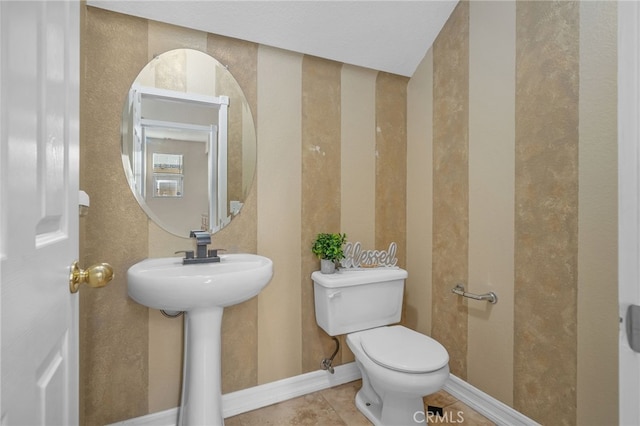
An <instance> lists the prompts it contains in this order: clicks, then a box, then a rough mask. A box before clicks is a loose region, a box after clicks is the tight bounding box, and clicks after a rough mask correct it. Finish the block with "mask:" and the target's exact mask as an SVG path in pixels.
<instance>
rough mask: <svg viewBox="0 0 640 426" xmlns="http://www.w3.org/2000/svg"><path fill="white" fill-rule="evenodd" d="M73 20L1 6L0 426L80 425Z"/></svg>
mask: <svg viewBox="0 0 640 426" xmlns="http://www.w3.org/2000/svg"><path fill="white" fill-rule="evenodd" d="M79 13H80V11H79V2H77V1H73V0H69V1H0V43H1V44H0V56H1V66H0V93H1V95H2V96H1V99H0V118H1V120H0V136H1V142H2V145H1V151H0V197H1V198H0V206H1V210H2V214H1V218H2V221H1V224H2V226H1V227H0V240H1V241H2V243H1V247H2V264H1V267H0V268H1V269H0V274H1V275H0V287H1V291H2V294H1V333H2V334H1V338H2V342H1V343H2V345H1V347H2V349H1V351H2V353H1V359H2V362H1V370H0V377H1V379H2V380H1V381H2V386H1V393H0V410H1V413H2V415H1V419H2V420H1V421H2V423H3V424H11V425H45V424H46V425H73V424H77V423H78V323H77V320H78V295H72V294H71V293H70V292H69V266H70V265H71V263H72V262H73V261H74V260H75V259H77V257H78V165H79V164H78V163H79V153H78V145H79V144H78V142H79V141H78V137H79V123H78V117H79V112H78V103H79V86H78V81H79V80H78V78H79V50H80V47H79Z"/></svg>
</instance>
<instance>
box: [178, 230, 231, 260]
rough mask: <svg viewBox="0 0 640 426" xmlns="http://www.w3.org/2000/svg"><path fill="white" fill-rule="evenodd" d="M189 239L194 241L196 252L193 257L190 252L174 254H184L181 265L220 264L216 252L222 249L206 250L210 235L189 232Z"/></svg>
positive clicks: (209, 242)
mask: <svg viewBox="0 0 640 426" xmlns="http://www.w3.org/2000/svg"><path fill="white" fill-rule="evenodd" d="M189 237H190V238H195V239H196V252H195V257H194V253H193V251H192V250H187V251H184V252H182V251H178V252H176V253H184V254H185V256H184V258H183V259H182V264H184V265H187V264H191V263H212V262H220V256H218V251H220V250H223V249H208V248H207V246H208V245H209V244H211V234H210V233H208V232H206V231H199V230H196V231H191V232H190V233H189Z"/></svg>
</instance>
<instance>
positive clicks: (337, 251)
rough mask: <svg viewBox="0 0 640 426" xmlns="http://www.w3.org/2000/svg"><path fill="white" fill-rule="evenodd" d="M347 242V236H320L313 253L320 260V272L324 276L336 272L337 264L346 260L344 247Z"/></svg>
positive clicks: (312, 248)
mask: <svg viewBox="0 0 640 426" xmlns="http://www.w3.org/2000/svg"><path fill="white" fill-rule="evenodd" d="M346 240H347V235H346V234H324V233H323V234H318V236H317V237H316V240H315V241H314V242H313V246H312V247H311V251H312V252H313V254H315V255H316V256H318V258H319V259H320V271H321V272H322V273H323V274H333V273H334V272H335V270H336V262H338V261H340V260H341V259H342V258H344V252H343V251H342V246H343V245H344V243H345V241H346Z"/></svg>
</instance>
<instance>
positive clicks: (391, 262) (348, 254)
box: [340, 242, 398, 268]
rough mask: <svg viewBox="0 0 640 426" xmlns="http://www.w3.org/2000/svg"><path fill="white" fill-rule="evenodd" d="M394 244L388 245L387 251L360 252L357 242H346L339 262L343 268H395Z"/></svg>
mask: <svg viewBox="0 0 640 426" xmlns="http://www.w3.org/2000/svg"><path fill="white" fill-rule="evenodd" d="M397 251H398V246H397V244H396V243H391V244H389V249H388V250H362V246H361V244H360V243H359V242H357V243H351V242H347V243H346V244H345V245H344V258H343V259H342V260H341V261H340V264H341V265H342V267H343V268H377V267H381V266H382V267H390V266H396V263H398V259H397V258H396V252H397Z"/></svg>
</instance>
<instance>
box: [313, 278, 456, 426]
mask: <svg viewBox="0 0 640 426" xmlns="http://www.w3.org/2000/svg"><path fill="white" fill-rule="evenodd" d="M311 277H312V279H313V282H314V298H315V308H316V321H317V323H318V325H319V326H320V327H321V328H322V329H323V330H324V331H326V332H327V334H329V335H330V336H337V335H341V334H347V345H348V346H349V348H350V349H351V351H352V352H353V354H354V356H355V360H356V365H357V366H358V368H359V369H360V373H361V375H362V388H361V389H360V390H359V391H358V394H357V395H356V401H355V402H356V406H357V407H358V409H359V410H360V411H361V412H362V413H363V414H364V415H365V416H366V417H367V418H368V419H369V420H370V421H371V422H372V423H373V424H374V425H376V426H378V425H379V426H401V425H416V424H424V423H425V422H426V416H425V412H424V404H423V399H422V398H423V396H426V395H429V394H431V393H434V392H437V391H438V390H440V389H441V388H442V387H443V386H444V384H445V383H446V381H447V380H448V378H449V365H448V363H449V354H448V353H447V350H446V349H445V348H444V347H443V346H442V345H441V344H440V343H438V342H437V341H436V340H434V339H432V338H430V337H428V336H425V335H424V334H421V333H418V332H416V331H414V330H411V329H409V328H406V327H403V326H400V325H392V324H396V323H398V322H399V321H400V316H401V313H402V299H403V293H404V281H405V279H406V277H407V272H406V271H405V270H403V269H400V268H378V269H373V270H366V271H362V270H355V271H350V270H341V271H340V272H338V273H335V274H322V273H320V272H319V271H318V272H314V273H313V274H312V275H311Z"/></svg>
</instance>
